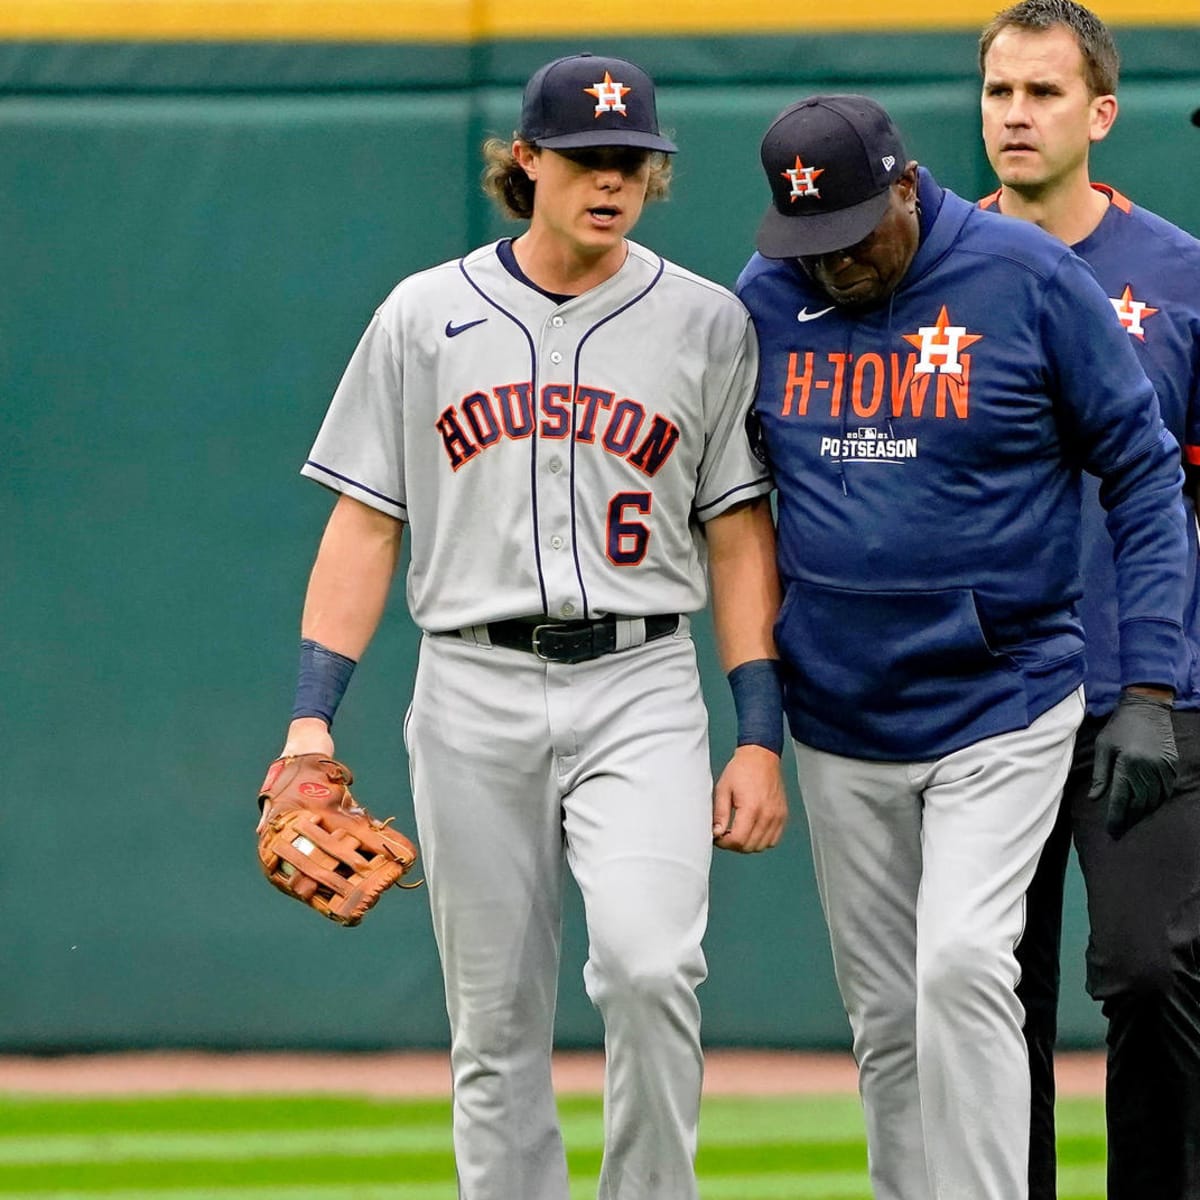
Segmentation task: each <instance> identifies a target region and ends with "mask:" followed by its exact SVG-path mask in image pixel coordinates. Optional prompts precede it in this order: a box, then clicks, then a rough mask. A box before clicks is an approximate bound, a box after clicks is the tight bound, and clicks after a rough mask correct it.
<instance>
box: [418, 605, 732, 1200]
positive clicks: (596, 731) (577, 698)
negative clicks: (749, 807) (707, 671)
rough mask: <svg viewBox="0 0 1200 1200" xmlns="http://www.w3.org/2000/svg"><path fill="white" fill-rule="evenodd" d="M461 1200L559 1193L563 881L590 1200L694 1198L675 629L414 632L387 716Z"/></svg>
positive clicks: (696, 820) (703, 756)
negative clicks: (600, 1139) (599, 1160)
mask: <svg viewBox="0 0 1200 1200" xmlns="http://www.w3.org/2000/svg"><path fill="white" fill-rule="evenodd" d="M405 736H406V741H407V744H408V748H409V756H410V765H411V770H412V780H413V798H414V807H415V811H416V817H417V829H418V833H419V835H420V842H421V851H422V857H423V861H424V864H425V871H426V878H427V879H428V881H429V900H430V906H431V909H432V913H433V924H434V933H435V936H436V939H437V944H438V950H439V953H440V955H441V959H442V969H443V974H444V976H445V984H446V1007H447V1011H448V1013H449V1017H450V1030H451V1068H452V1073H453V1079H454V1148H455V1157H456V1161H457V1166H458V1177H459V1196H460V1197H461V1198H462V1200H567V1196H568V1192H569V1189H568V1182H567V1168H566V1160H565V1155H564V1153H563V1145H562V1137H561V1134H560V1130H559V1124H558V1118H557V1113H556V1111H555V1105H554V1095H553V1091H552V1088H551V1077H550V1061H551V1049H552V1041H553V1033H554V1011H555V1001H556V992H557V985H558V967H559V949H560V927H561V920H562V903H563V887H564V882H565V873H566V870H567V868H568V867H569V869H570V871H571V873H572V875H573V876H574V878H575V880H576V882H577V883H578V885H579V889H580V892H581V894H582V896H583V904H584V912H585V916H586V921H587V932H588V961H587V965H586V967H585V969H584V982H585V985H586V987H587V993H588V995H589V996H590V997H591V999H592V1001H593V1003H594V1004H595V1005H596V1007H597V1008H598V1009H599V1011H600V1014H601V1016H602V1018H603V1020H604V1029H605V1051H606V1058H607V1071H606V1078H605V1153H604V1163H603V1167H602V1170H601V1177H600V1189H599V1195H600V1198H601V1200H694V1198H695V1197H696V1195H697V1191H696V1181H695V1173H694V1169H693V1160H694V1157H695V1152H696V1127H697V1122H698V1120H699V1108H700V1085H701V1073H702V1058H701V1050H700V1008H699V1004H698V1002H697V999H696V995H695V991H696V988H697V986H698V985H699V984H700V982H701V981H702V980H703V979H704V977H705V974H706V967H705V960H704V954H703V951H702V950H701V939H702V937H703V934H704V929H705V924H706V921H707V916H708V871H709V866H710V864H711V858H712V778H711V773H710V769H709V758H708V724H707V715H706V713H705V709H704V704H703V700H702V698H701V693H700V682H699V677H698V674H697V669H696V657H695V648H694V646H693V643H692V641H691V638H690V636H689V634H688V632H687V622H686V621H684V622H683V627H682V629H681V631H680V632H679V633H678V634H676V635H674V636H671V637H665V638H662V639H661V640H659V641H655V642H651V643H648V644H646V645H642V646H635V647H633V648H632V649H627V650H623V651H621V652H619V653H616V654H610V655H607V656H605V657H603V658H598V659H595V660H593V661H591V662H585V663H578V664H574V665H561V664H552V663H545V662H542V661H541V660H539V659H538V658H536V657H535V656H534V655H532V654H529V653H526V652H524V651H521V650H506V649H503V648H499V647H492V646H490V645H482V644H471V643H470V642H467V641H461V640H459V639H457V638H454V637H426V638H425V639H424V640H423V642H422V645H421V656H420V663H419V666H418V670H417V679H416V683H415V686H414V690H413V700H412V707H411V709H410V713H409V718H408V721H407V722H406V726H405Z"/></svg>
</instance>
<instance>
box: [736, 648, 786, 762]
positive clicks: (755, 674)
mask: <svg viewBox="0 0 1200 1200" xmlns="http://www.w3.org/2000/svg"><path fill="white" fill-rule="evenodd" d="M728 679H729V689H730V691H732V692H733V707H734V710H735V711H736V712H737V725H738V732H737V744H738V745H739V746H763V747H765V748H766V749H767V750H770V751H771V752H772V753H773V754H778V755H782V754H783V678H782V675H781V673H780V669H779V662H778V660H777V659H774V658H755V659H752V660H751V661H750V662H744V663H740V664H739V665H738V666H736V667H734V668H733V670H732V671H730V672H729V675H728Z"/></svg>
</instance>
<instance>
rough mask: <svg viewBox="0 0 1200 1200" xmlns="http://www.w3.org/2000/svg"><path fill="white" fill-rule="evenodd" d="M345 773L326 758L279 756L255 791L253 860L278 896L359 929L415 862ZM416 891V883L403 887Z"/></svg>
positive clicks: (413, 855) (406, 844) (403, 840)
mask: <svg viewBox="0 0 1200 1200" xmlns="http://www.w3.org/2000/svg"><path fill="white" fill-rule="evenodd" d="M353 781H354V777H353V775H351V773H350V769H349V768H348V767H344V766H343V765H342V764H341V763H340V762H337V761H336V760H334V759H332V758H328V757H326V756H325V755H323V754H296V755H289V756H287V757H286V758H277V759H276V760H275V761H274V762H273V763H272V764H271V766H270V769H269V770H268V771H267V777H266V779H264V780H263V784H262V787H261V788H259V790H258V791H259V794H258V806H259V808H260V809H262V814H263V816H262V820H261V821H260V822H259V826H258V860H259V862H260V863H261V864H262V869H263V874H265V875H266V877H267V879H268V880H269V881H270V882H271V883H272V884H274V886H275V887H277V888H278V889H279V890H280V891H281V892H286V893H287V894H288V895H289V896H294V897H295V898H296V899H297V900H299V901H301V902H302V903H304V904H307V905H308V906H309V907H310V908H315V909H316V910H317V912H319V913H321V914H322V915H323V916H326V917H328V918H329V919H330V920H331V921H336V922H337V923H338V924H339V925H357V924H358V923H359V922H360V921H361V920H362V919H363V917H364V916H365V915H366V912H367V910H368V909H369V908H371V907H372V905H374V903H375V901H376V900H378V899H379V897H380V896H381V895H383V893H384V892H385V891H386V890H387V889H388V888H390V887H391V886H392V884H394V883H399V882H400V879H401V878H402V876H403V875H404V873H405V872H406V871H408V870H409V869H410V868H411V867H412V865H413V863H415V862H416V861H417V851H416V848H415V847H414V846H413V844H412V842H410V841H409V840H408V838H406V837H405V836H404V834H402V833H399V832H398V831H397V830H395V829H391V828H389V827H388V826H389V822H390V821H391V818H390V817H389V818H388V820H387V821H376V820H375V819H374V818H373V817H372V816H371V814H370V813H369V812H367V810H366V809H365V808H363V807H362V806H361V805H360V804H358V802H357V801H356V800H355V799H354V797H353V796H352V795H351V794H350V784H351V783H352V782H353ZM400 886H401V887H417V886H419V884H400Z"/></svg>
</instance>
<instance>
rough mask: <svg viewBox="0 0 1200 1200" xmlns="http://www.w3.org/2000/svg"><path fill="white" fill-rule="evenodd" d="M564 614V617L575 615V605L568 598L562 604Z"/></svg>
mask: <svg viewBox="0 0 1200 1200" xmlns="http://www.w3.org/2000/svg"><path fill="white" fill-rule="evenodd" d="M562 615H563V616H564V617H573V616H574V615H575V605H573V604H572V603H571V602H570V600H568V601H567V602H566V604H564V605H563V606H562Z"/></svg>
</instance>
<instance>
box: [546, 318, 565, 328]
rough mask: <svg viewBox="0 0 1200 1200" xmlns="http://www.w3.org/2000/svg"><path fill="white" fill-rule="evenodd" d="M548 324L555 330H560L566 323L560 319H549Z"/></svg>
mask: <svg viewBox="0 0 1200 1200" xmlns="http://www.w3.org/2000/svg"><path fill="white" fill-rule="evenodd" d="M550 324H551V325H553V326H554V328H555V329H561V328H562V327H563V326H564V325H565V324H566V321H564V320H563V319H562V317H551V319H550Z"/></svg>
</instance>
